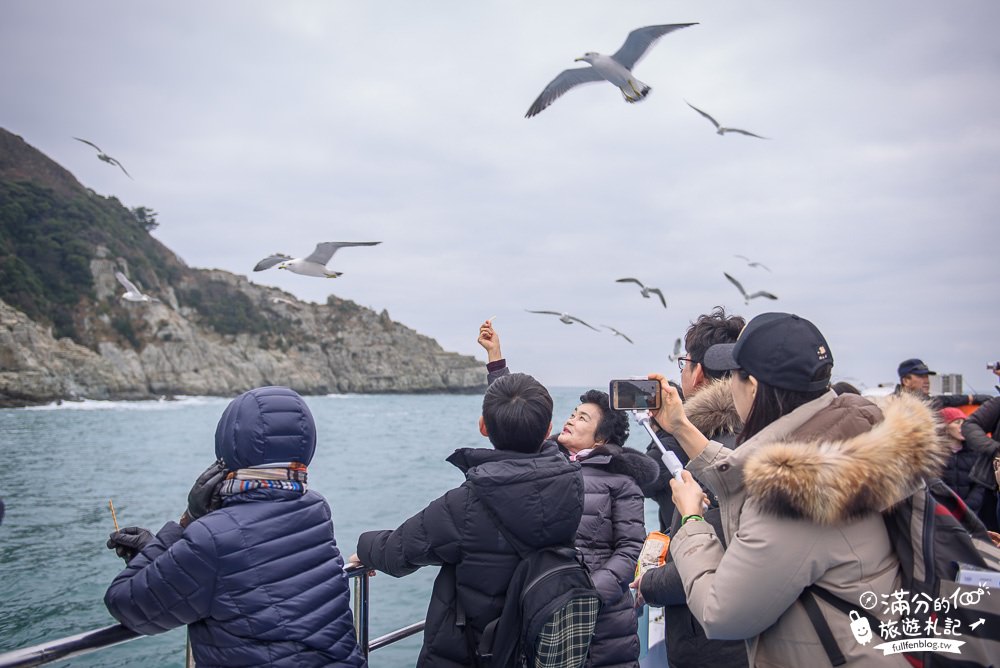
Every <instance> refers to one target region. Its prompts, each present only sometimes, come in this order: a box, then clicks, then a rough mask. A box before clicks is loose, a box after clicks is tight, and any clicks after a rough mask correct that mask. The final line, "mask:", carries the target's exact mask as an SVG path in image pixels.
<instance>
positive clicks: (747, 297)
mask: <svg viewBox="0 0 1000 668" xmlns="http://www.w3.org/2000/svg"><path fill="white" fill-rule="evenodd" d="M722 275H723V276H725V277H726V278H728V279H729V282H730V283H732V284H733V285H735V286H736V289H737V290H739V291H740V294H741V295H743V303H744V304H749V303H750V300H751V299H753V298H754V297H764V298H766V299H777V297H775V296H774V295H772V294H771V293H770V292H764V291H763V290H758V291H757V292H754V293H753V294H749V295H748V294H747V291H746V290H744V289H743V284H742V283H740V282H739V281H737V280H736V279H735V278H733V277H732V276H730V275H729V274H727V273H726V272H722Z"/></svg>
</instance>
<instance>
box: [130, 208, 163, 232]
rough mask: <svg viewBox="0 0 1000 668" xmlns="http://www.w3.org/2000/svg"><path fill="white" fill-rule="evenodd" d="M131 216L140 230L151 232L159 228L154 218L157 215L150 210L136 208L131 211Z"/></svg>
mask: <svg viewBox="0 0 1000 668" xmlns="http://www.w3.org/2000/svg"><path fill="white" fill-rule="evenodd" d="M132 215H133V216H135V222H137V223H139V225H140V226H141V227H142V229H144V230H146V231H147V232H152V231H153V230H155V229H156V228H157V227H159V226H160V224H159V223H158V222H157V221H156V216H157V215H158V214H157V213H156V212H155V211H153V210H152V209H150V208H147V207H144V206H137V207H135V208H134V209H132Z"/></svg>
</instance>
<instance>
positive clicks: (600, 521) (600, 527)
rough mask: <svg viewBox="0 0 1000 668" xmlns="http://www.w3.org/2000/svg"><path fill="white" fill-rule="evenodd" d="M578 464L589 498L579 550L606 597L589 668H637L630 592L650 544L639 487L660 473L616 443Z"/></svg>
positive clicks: (636, 453)
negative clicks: (642, 553) (644, 545)
mask: <svg viewBox="0 0 1000 668" xmlns="http://www.w3.org/2000/svg"><path fill="white" fill-rule="evenodd" d="M550 443H554V441H550ZM579 461H580V463H581V465H582V466H583V481H584V488H585V490H586V498H585V499H584V502H583V519H581V520H580V526H579V528H578V529H577V532H576V546H577V548H579V549H580V551H581V552H583V556H584V561H585V562H586V564H587V567H588V568H589V569H590V575H591V577H592V578H593V580H594V586H595V587H596V588H597V593H598V594H599V595H600V597H601V614H600V616H599V617H598V618H597V627H596V628H595V629H594V637H593V640H592V641H591V643H590V654H589V656H588V659H587V666H595V667H596V666H638V665H639V637H638V635H636V633H637V631H638V619H637V617H636V610H635V604H634V602H633V599H632V594H631V592H630V591H629V588H628V586H629V584H630V583H631V582H632V580H633V579H634V576H635V564H636V562H637V561H638V560H639V552H640V551H642V543H643V541H645V539H646V527H645V521H644V513H643V496H642V491H641V490H640V489H639V484H648V483H650V482H652V481H653V480H655V479H656V476H657V475H658V474H659V469H658V467H657V465H656V462H655V461H653V460H652V459H650V458H649V457H647V456H646V455H645V454H643V453H641V452H639V451H638V450H633V449H631V448H625V447H622V446H620V445H615V444H613V443H607V444H604V445H600V446H598V447H596V448H594V449H593V450H592V451H591V452H590V454H588V455H587V456H586V458H584V459H581V460H579Z"/></svg>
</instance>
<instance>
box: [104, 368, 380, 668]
mask: <svg viewBox="0 0 1000 668" xmlns="http://www.w3.org/2000/svg"><path fill="white" fill-rule="evenodd" d="M315 450H316V424H315V422H314V421H313V417H312V413H311V412H310V411H309V407H308V406H306V403H305V401H304V400H303V399H302V397H301V396H299V395H298V394H297V393H296V392H295V391H293V390H290V389H288V388H287V387H260V388H257V389H255V390H250V391H249V392H245V393H243V394H241V395H240V396H238V397H237V398H236V399H233V401H232V402H231V403H230V404H229V406H228V407H226V410H225V411H224V412H223V414H222V417H221V418H220V420H219V424H218V427H217V428H216V432H215V456H216V457H217V458H218V460H219V461H218V462H216V463H215V464H213V465H212V466H210V467H209V468H208V469H207V470H206V471H205V472H204V473H202V475H201V476H199V478H198V480H197V481H196V482H195V485H194V487H192V489H191V493H190V494H189V495H188V509H187V510H186V511H185V512H184V514H183V515H182V516H181V520H180V522H167V523H166V524H165V525H164V526H163V528H162V529H160V531H159V532H158V533H157V534H156V535H155V536H154V535H153V534H152V533H150V532H149V531H148V530H146V529H141V528H139V527H124V528H123V529H122V530H121V531H116V532H114V533H113V534H111V538H110V539H109V540H108V547H109V548H113V549H115V551H116V552H117V553H118V556H120V557H122V558H123V559H125V561H126V566H125V570H123V571H122V572H121V573H119V574H118V576H117V577H116V578H115V579H114V581H113V582H112V583H111V586H110V587H108V591H107V593H106V594H105V596H104V603H105V605H106V606H107V608H108V611H109V612H110V613H111V614H112V616H114V617H115V619H117V620H118V621H120V622H121V623H122V624H124V625H125V626H127V627H128V628H130V629H131V630H133V631H135V632H137V633H141V634H144V635H152V634H154V633H162V632H164V631H167V630H170V629H172V628H176V627H178V626H183V625H184V624H187V625H188V635H189V638H190V640H191V651H192V653H193V655H194V661H195V664H196V665H198V666H295V667H296V668H305V667H307V666H334V665H335V666H354V667H357V668H361V667H363V666H367V665H368V662H367V661H366V659H365V657H364V656H363V655H362V654H361V651H360V649H359V648H358V644H357V636H356V632H355V630H354V618H353V615H352V613H351V601H350V598H351V593H350V588H349V585H348V582H347V575H346V574H345V572H344V560H343V558H342V556H341V553H340V549H339V548H338V547H337V541H336V540H335V539H334V534H333V522H332V519H331V516H330V506H329V505H327V502H326V500H325V499H324V498H323V497H322V496H320V495H319V494H317V493H316V492H315V491H313V490H309V489H307V486H306V474H307V471H306V467H307V466H308V465H309V462H310V461H311V460H312V457H313V453H314V452H315Z"/></svg>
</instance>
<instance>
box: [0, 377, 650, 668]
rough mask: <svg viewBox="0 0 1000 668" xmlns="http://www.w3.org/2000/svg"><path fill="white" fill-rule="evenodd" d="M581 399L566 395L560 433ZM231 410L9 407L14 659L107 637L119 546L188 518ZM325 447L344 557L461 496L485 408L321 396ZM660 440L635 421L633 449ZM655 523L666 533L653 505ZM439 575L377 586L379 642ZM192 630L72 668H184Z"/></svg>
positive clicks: (8, 536)
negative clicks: (124, 531)
mask: <svg viewBox="0 0 1000 668" xmlns="http://www.w3.org/2000/svg"><path fill="white" fill-rule="evenodd" d="M580 392H581V390H580V389H577V388H554V389H552V396H553V400H554V402H555V418H554V422H555V429H557V430H558V429H559V426H560V425H561V424H562V421H563V420H564V419H565V418H566V417H568V416H569V413H570V412H571V411H572V409H573V407H574V406H575V405H576V404H577V403H578V401H579V395H580ZM228 401H229V400H228V399H223V398H214V397H187V398H181V399H178V400H174V401H152V402H102V401H85V402H65V403H63V404H61V405H58V406H57V405H52V406H46V407H39V408H29V409H6V410H0V454H2V462H0V497H2V498H3V500H4V503H5V504H6V516H5V517H4V519H3V523H2V524H0V652H4V651H9V650H13V649H18V648H23V647H27V646H30V645H35V644H38V643H41V642H46V641H50V640H55V639H58V638H62V637H65V636H69V635H74V634H77V633H82V632H84V631H89V630H93V629H96V628H99V627H102V626H107V625H109V624H114V623H115V620H114V619H113V618H112V617H111V616H110V615H109V614H108V612H107V610H106V608H105V607H104V603H103V600H102V599H103V596H104V591H105V589H106V588H107V586H108V584H109V583H110V582H111V580H112V579H113V578H114V577H115V575H117V574H118V572H119V571H120V570H121V568H122V566H123V562H122V561H121V559H119V558H118V557H117V556H115V554H114V552H113V551H112V550H108V549H107V548H106V547H105V541H106V540H107V538H108V534H109V533H111V531H113V530H114V525H113V523H112V518H111V512H110V510H109V509H108V501H109V499H110V500H113V501H114V505H115V510H116V512H117V515H118V522H119V524H120V525H121V526H123V527H124V526H144V527H147V528H149V529H151V530H152V531H154V532H155V531H156V530H158V529H159V527H160V526H162V524H163V523H164V522H165V521H167V520H176V519H177V518H178V517H180V515H181V513H182V512H183V511H184V509H185V507H186V504H187V493H188V489H189V488H190V486H191V484H192V483H193V482H194V479H195V478H196V477H197V476H198V474H199V473H201V472H202V471H203V470H204V469H205V468H206V467H207V466H208V465H209V464H211V463H212V461H213V460H214V458H215V457H214V435H215V425H216V423H217V422H218V419H219V416H220V415H221V414H222V411H223V409H224V408H225V407H226V404H227V403H228ZM307 402H308V404H309V407H310V409H311V410H312V412H313V416H314V417H315V419H316V425H317V432H318V435H319V443H318V446H317V448H316V455H315V458H314V459H313V461H312V464H311V465H310V466H309V487H310V488H311V489H313V490H316V491H318V492H319V493H320V494H322V495H323V496H325V497H326V499H327V501H328V502H329V503H330V507H331V508H332V510H333V522H334V528H335V533H336V538H337V543H338V545H339V546H340V549H341V552H342V553H343V554H344V557H345V558H346V557H347V556H349V555H350V554H351V553H352V552H354V550H355V548H356V546H357V539H358V536H359V535H360V534H361V533H362V532H364V531H369V530H374V529H394V528H396V527H397V526H399V525H400V524H401V523H402V522H403V521H404V520H405V519H407V518H408V517H410V516H411V515H413V514H414V513H416V512H418V511H419V510H421V509H422V508H424V507H425V506H426V505H427V504H428V503H429V502H430V501H432V500H434V499H435V498H437V497H438V496H440V495H441V494H443V493H444V492H446V491H447V490H449V489H451V488H453V487H456V486H458V485H460V484H461V483H462V481H463V480H464V476H463V475H462V473H461V471H459V470H458V469H457V468H455V467H454V466H452V465H451V464H449V463H447V462H445V461H444V460H445V458H446V457H447V456H448V455H450V454H451V453H452V452H453V451H454V450H455V449H456V448H460V447H490V446H489V443H488V441H486V440H485V439H484V438H483V437H482V436H480V434H479V430H478V426H477V420H478V417H479V414H480V407H481V403H482V397H481V396H478V395H419V396H412V395H408V396H406V395H404V396H400V395H334V396H323V397H307ZM647 442H648V437H646V435H645V433H644V431H643V430H642V429H641V428H640V427H638V425H635V424H634V423H633V425H632V436H631V437H630V439H629V442H628V445H629V446H630V447H633V448H637V449H640V450H644V449H645V445H646V443H647ZM646 526H647V528H649V529H655V528H656V513H655V507H654V506H653V505H652V504H651V503H650V502H649V501H647V503H646ZM437 570H438V569H437V568H436V567H427V568H422V569H420V570H418V571H417V572H416V573H414V574H412V575H409V576H407V577H405V578H399V579H397V578H393V577H391V576H388V575H385V574H384V573H380V574H378V575H377V576H376V577H374V578H373V579H372V580H371V590H370V609H371V612H370V618H371V619H370V623H371V627H370V629H369V638H371V639H374V638H377V637H378V636H381V635H383V634H385V633H388V632H390V631H392V630H395V629H398V628H401V627H403V626H406V625H409V624H412V623H414V622H417V621H420V620H422V619H423V618H424V615H425V613H426V611H427V602H428V599H429V596H430V591H431V585H432V582H433V579H434V577H435V575H436V574H437ZM421 637H422V634H417V635H415V636H412V637H410V638H407V639H405V640H402V641H400V642H398V643H394V644H392V645H389V646H387V647H384V648H382V649H379V650H377V651H375V652H373V653H372V654H371V657H370V665H371V666H373V668H396V667H398V666H412V665H415V663H416V658H417V653H418V651H419V649H420V644H421ZM184 645H185V631H184V629H183V628H181V629H177V630H174V631H170V632H168V633H164V634H161V635H157V636H152V637H147V638H140V639H137V640H134V641H131V642H128V643H125V644H123V645H119V646H116V647H112V648H109V649H104V650H99V651H97V652H94V653H91V654H88V655H86V656H83V657H80V658H77V659H73V660H71V661H68V662H64V663H63V664H62V665H71V666H183V665H184Z"/></svg>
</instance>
